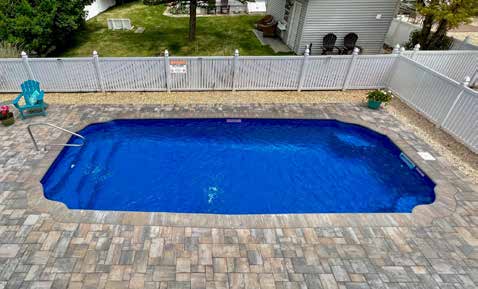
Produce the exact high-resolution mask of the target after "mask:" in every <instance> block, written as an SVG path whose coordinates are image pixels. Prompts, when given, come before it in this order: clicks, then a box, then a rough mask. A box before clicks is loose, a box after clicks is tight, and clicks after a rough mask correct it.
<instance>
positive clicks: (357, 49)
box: [352, 47, 360, 55]
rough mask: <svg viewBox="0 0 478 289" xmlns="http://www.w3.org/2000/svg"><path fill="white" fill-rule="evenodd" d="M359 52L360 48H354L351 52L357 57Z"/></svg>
mask: <svg viewBox="0 0 478 289" xmlns="http://www.w3.org/2000/svg"><path fill="white" fill-rule="evenodd" d="M359 52H360V48H358V47H354V51H353V52H352V54H353V55H358V54H359Z"/></svg>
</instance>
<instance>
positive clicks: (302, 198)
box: [41, 119, 435, 214]
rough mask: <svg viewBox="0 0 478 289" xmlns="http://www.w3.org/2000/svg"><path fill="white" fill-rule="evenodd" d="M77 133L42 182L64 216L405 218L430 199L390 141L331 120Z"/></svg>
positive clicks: (192, 123)
mask: <svg viewBox="0 0 478 289" xmlns="http://www.w3.org/2000/svg"><path fill="white" fill-rule="evenodd" d="M79 133H80V134H81V135H84V136H85V137H86V139H87V141H86V144H85V145H84V146H82V147H80V148H78V147H65V148H63V150H62V151H61V152H60V153H59V155H58V156H57V158H56V160H55V161H54V163H53V164H52V165H51V167H50V168H49V169H48V171H47V173H46V174H45V176H44V177H43V179H42V180H41V183H42V185H43V189H44V195H45V197H46V198H47V199H50V200H54V201H58V202H62V203H64V204H65V205H66V206H67V207H68V208H70V209H86V210H114V211H144V212H175V213H206V214H301V213H388V212H394V213H410V212H411V211H412V210H413V208H414V207H415V206H417V205H423V204H430V203H433V202H434V200H435V193H434V187H435V184H434V183H433V181H432V180H431V179H430V178H429V177H428V176H426V175H424V174H423V173H422V172H421V171H420V170H419V168H417V167H415V168H410V167H409V166H408V165H407V164H406V163H405V162H404V161H403V160H402V159H401V158H400V154H401V151H400V149H399V148H398V147H397V146H396V145H395V144H394V143H393V142H392V141H391V140H390V139H389V138H388V137H386V136H385V135H382V134H379V133H377V132H375V131H372V130H370V129H368V128H366V127H363V126H360V125H355V124H348V123H344V122H339V121H336V120H302V119H240V120H236V119H234V120H228V119H133V120H126V119H125V120H113V121H109V122H104V123H96V124H91V125H89V126H87V127H85V128H84V129H82V130H81V131H79ZM69 142H70V143H79V142H80V140H79V139H78V138H76V137H72V138H71V139H70V141H69Z"/></svg>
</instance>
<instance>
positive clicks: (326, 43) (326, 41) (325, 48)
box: [322, 33, 340, 55]
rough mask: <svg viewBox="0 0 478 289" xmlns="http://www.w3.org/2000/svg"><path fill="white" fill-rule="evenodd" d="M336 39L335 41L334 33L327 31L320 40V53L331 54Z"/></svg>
mask: <svg viewBox="0 0 478 289" xmlns="http://www.w3.org/2000/svg"><path fill="white" fill-rule="evenodd" d="M336 41H337V36H336V35H335V34H333V33H329V34H327V35H325V36H324V38H323V40H322V55H327V54H333V53H334V48H336V46H335V42H336ZM337 49H338V48H337ZM339 51H340V50H339Z"/></svg>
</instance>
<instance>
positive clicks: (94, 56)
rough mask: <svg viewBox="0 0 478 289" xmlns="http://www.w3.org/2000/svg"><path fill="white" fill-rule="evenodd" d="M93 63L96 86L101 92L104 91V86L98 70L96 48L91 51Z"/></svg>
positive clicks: (98, 61) (98, 63)
mask: <svg viewBox="0 0 478 289" xmlns="http://www.w3.org/2000/svg"><path fill="white" fill-rule="evenodd" d="M93 65H94V67H95V73H96V82H97V84H98V88H99V89H100V90H101V92H105V88H104V86H103V77H102V76H101V70H100V60H99V57H98V52H97V51H96V50H95V51H93Z"/></svg>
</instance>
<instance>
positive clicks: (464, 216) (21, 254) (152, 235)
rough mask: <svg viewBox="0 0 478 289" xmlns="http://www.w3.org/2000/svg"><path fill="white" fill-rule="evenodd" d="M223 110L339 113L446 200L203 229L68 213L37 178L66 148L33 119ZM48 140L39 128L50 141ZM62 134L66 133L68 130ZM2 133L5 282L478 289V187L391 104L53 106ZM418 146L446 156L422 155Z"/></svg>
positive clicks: (69, 123) (1, 283)
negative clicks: (50, 147) (32, 134)
mask: <svg viewBox="0 0 478 289" xmlns="http://www.w3.org/2000/svg"><path fill="white" fill-rule="evenodd" d="M219 116H221V117H254V116H255V117H296V118H297V117H304V118H339V119H343V120H347V121H351V122H356V123H361V124H365V125H368V126H370V127H372V128H374V129H377V130H379V131H382V132H386V133H387V134H390V136H391V137H392V139H393V140H394V141H395V142H397V143H398V144H399V146H400V147H401V148H402V149H404V151H405V152H406V153H407V154H409V155H410V156H411V157H412V158H413V159H414V160H416V161H417V162H418V163H419V165H420V166H421V167H423V169H424V170H425V171H426V173H427V174H429V175H431V177H432V178H433V179H434V180H435V181H436V182H437V183H439V185H441V186H442V188H443V189H442V190H443V192H437V196H444V200H443V203H442V205H439V206H428V207H427V206H420V207H418V208H420V209H419V210H418V214H417V215H416V214H415V211H414V214H395V215H398V216H387V215H384V214H378V215H379V216H378V217H377V216H372V215H373V214H349V216H340V217H336V218H334V216H333V215H328V216H327V217H325V219H324V217H321V216H314V217H312V218H308V217H304V218H301V217H291V219H292V220H288V219H287V218H286V219H281V218H278V219H275V220H273V221H271V222H259V221H257V220H252V221H251V220H245V221H244V220H239V221H237V222H236V221H235V220H234V218H233V217H230V219H229V220H230V223H213V224H212V225H211V224H204V225H200V224H199V223H195V221H194V219H201V216H197V217H195V216H194V215H191V216H188V217H187V218H186V219H188V220H179V219H177V222H174V221H175V220H176V219H174V218H172V219H171V218H169V219H168V218H167V217H164V218H162V217H161V218H159V219H155V218H151V215H141V216H138V215H126V216H122V218H119V217H116V215H115V214H116V213H115V212H112V213H103V214H100V213H95V214H91V212H89V211H71V212H68V211H69V210H67V209H66V208H63V207H61V206H60V207H58V205H55V203H53V202H50V201H47V200H44V199H43V200H42V199H41V188H38V185H37V184H38V182H39V180H40V178H41V174H42V172H43V171H44V170H45V169H46V168H47V167H48V165H49V163H50V162H51V158H52V157H54V156H55V154H56V153H57V152H55V151H50V152H48V153H45V152H36V151H35V150H34V149H33V146H32V144H31V141H30V140H29V137H28V134H27V132H26V125H27V124H28V123H33V122H40V121H48V122H51V123H54V124H57V125H60V126H63V127H65V128H75V129H76V128H78V127H82V126H84V125H86V124H88V123H91V122H98V121H105V120H109V119H111V118H124V117H129V118H134V117H138V118H139V117H219ZM46 135H47V134H46V133H45V131H44V130H38V136H39V138H42V137H44V136H46ZM51 136H52V139H50V140H54V139H58V138H59V139H64V137H65V136H63V135H61V133H59V132H57V131H52V132H51ZM0 137H1V142H0V288H167V289H171V288H257V289H259V288H261V289H269V288H271V289H272V288H277V289H286V288H287V289H291V288H309V289H311V288H324V289H329V288H477V287H478V227H477V223H478V192H477V191H478V189H477V188H476V186H474V185H472V184H471V183H470V182H468V181H467V180H466V179H465V178H464V177H462V176H460V175H457V174H456V173H455V171H454V170H453V168H451V167H450V166H449V165H448V164H447V163H445V162H444V161H443V159H442V158H441V157H440V156H439V155H437V153H436V152H434V151H433V149H432V148H431V147H430V146H428V145H427V144H426V143H424V142H423V141H422V140H420V139H418V138H417V137H416V136H415V135H414V134H413V133H411V132H410V131H408V130H407V129H405V128H404V126H403V125H402V124H401V123H400V122H398V121H397V120H396V119H394V118H393V117H392V116H391V115H389V114H388V113H387V112H386V111H371V110H368V109H366V108H363V107H360V106H358V105H356V104H337V105H332V104H326V105H306V104H302V105H264V104H263V105H241V106H221V105H215V106H206V105H194V106H173V105H162V106H143V105H137V106H120V105H118V106H95V105H84V106H78V105H76V106H75V105H54V104H53V105H51V107H50V108H49V116H48V117H47V118H42V117H36V118H32V119H29V120H27V121H25V122H23V121H18V123H17V124H16V125H15V126H12V127H10V128H3V127H0ZM417 151H429V152H431V153H432V154H433V155H434V156H435V157H437V160H436V161H427V162H425V161H420V160H418V159H417V158H416V156H415V154H416V152H417ZM38 202H40V203H38ZM39 204H41V205H39ZM65 210H66V211H65ZM62 214H63V215H62ZM391 215H394V214H391ZM148 217H149V218H148ZM216 217H217V216H216ZM343 218H345V219H346V221H343V220H342V219H343ZM396 218H397V219H396ZM152 219H153V220H152ZM219 219H220V218H219ZM225 219H228V217H225ZM422 219H423V220H422ZM375 221H377V222H375ZM382 221H383V222H382ZM201 222H202V221H201ZM215 225H217V226H215Z"/></svg>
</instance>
